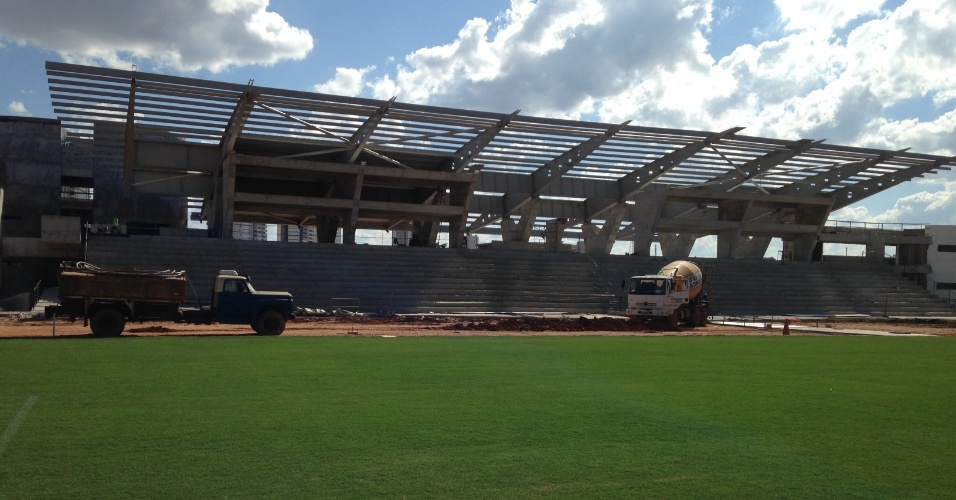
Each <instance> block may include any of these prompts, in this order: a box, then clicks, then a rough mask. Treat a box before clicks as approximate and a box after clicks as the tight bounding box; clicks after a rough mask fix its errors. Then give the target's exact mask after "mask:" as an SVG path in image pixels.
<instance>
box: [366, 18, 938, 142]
mask: <svg viewBox="0 0 956 500" xmlns="http://www.w3.org/2000/svg"><path fill="white" fill-rule="evenodd" d="M884 3H885V2H884V1H883V0H861V1H859V2H830V1H826V0H811V1H794V0H777V1H776V5H777V7H778V9H779V11H780V20H779V23H780V24H781V25H782V26H784V27H785V28H786V31H785V32H784V35H783V36H781V37H776V38H773V39H767V40H765V41H763V42H761V43H759V44H757V45H741V46H740V47H738V48H737V49H736V50H735V51H734V52H733V53H731V54H730V55H729V56H727V57H725V58H723V59H721V60H719V61H715V60H714V59H713V58H712V57H711V55H710V53H709V52H708V42H707V37H708V36H709V33H710V24H711V23H712V21H713V16H714V13H713V5H712V3H711V1H709V0H683V1H679V2H653V1H650V0H641V1H636V2H610V1H605V0H556V1H553V2H532V1H530V0H512V4H511V8H510V9H509V10H508V11H507V12H506V13H505V14H503V15H501V16H499V17H498V18H497V19H495V20H493V21H487V20H483V19H472V20H470V21H468V22H467V23H466V24H465V25H464V26H463V27H462V29H461V30H460V32H459V33H458V37H457V38H456V39H455V40H454V41H452V42H450V43H448V44H445V45H440V46H435V47H427V48H423V49H420V50H418V51H415V52H413V53H411V54H409V55H408V56H406V58H405V61H404V64H401V65H399V66H397V68H396V69H395V70H394V71H393V72H391V73H390V74H386V75H380V76H376V77H375V78H374V79H371V80H370V81H368V82H366V83H367V87H368V88H369V89H370V91H371V93H372V94H373V95H375V96H376V97H380V98H385V97H390V96H393V95H398V96H399V99H401V100H403V101H410V102H420V103H429V104H437V105H447V106H458V107H464V108H474V109H487V110H493V111H501V112H507V111H510V110H513V109H519V108H520V109H522V110H523V113H525V114H534V115H545V116H554V117H568V118H578V117H581V116H584V115H594V114H596V115H597V117H598V119H600V120H602V121H607V122H621V121H624V120H628V119H630V120H634V121H635V123H639V124H641V125H651V126H663V127H676V128H695V129H707V130H723V129H725V128H729V127H732V126H745V127H747V132H748V133H749V134H754V135H768V136H773V137H779V138H786V139H796V138H812V139H826V140H828V141H829V142H831V143H838V144H850V145H860V146H873V147H887V148H904V147H912V148H913V149H914V150H916V151H920V152H931V153H938V154H953V153H956V144H954V141H953V137H954V134H956V116H954V103H956V87H954V86H953V85H952V84H951V82H953V81H956V51H953V50H952V44H951V43H950V42H948V41H949V40H953V39H956V8H953V7H952V6H951V5H950V4H949V3H947V2H946V1H945V0H909V1H907V2H905V3H904V4H903V5H901V6H900V7H898V8H896V9H894V10H891V11H890V10H886V11H884V10H882V8H883V4H884ZM719 15H721V16H731V15H741V16H745V15H746V13H745V12H739V13H738V12H731V11H726V10H725V11H723V12H721V13H719ZM724 21H726V19H725V20H724ZM837 32H839V36H838V35H837V34H836V33H837ZM363 76H364V77H365V78H368V77H369V76H370V75H369V74H363ZM926 97H929V98H931V99H930V100H931V101H932V102H934V103H935V104H936V106H937V113H936V114H935V115H934V116H929V117H923V119H922V120H914V121H905V120H902V121H901V120H893V119H890V118H889V117H887V110H888V109H889V108H892V107H894V106H898V105H906V104H907V103H908V102H912V101H913V100H918V99H923V98H926Z"/></svg>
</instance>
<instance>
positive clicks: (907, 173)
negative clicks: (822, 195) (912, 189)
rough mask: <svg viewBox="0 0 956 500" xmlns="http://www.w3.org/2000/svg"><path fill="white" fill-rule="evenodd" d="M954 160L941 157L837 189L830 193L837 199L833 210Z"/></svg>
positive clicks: (954, 160) (955, 160)
mask: <svg viewBox="0 0 956 500" xmlns="http://www.w3.org/2000/svg"><path fill="white" fill-rule="evenodd" d="M953 162H956V157H951V158H948V159H940V160H937V161H935V162H932V163H925V164H923V165H919V166H915V167H910V168H908V169H906V170H898V171H895V172H891V173H888V174H883V175H879V176H876V177H872V178H870V179H867V180H865V181H861V182H857V183H856V184H853V185H850V186H846V187H844V188H841V189H837V190H835V191H833V192H832V193H830V196H832V197H834V198H835V199H836V201H835V202H834V203H833V210H839V209H841V208H843V207H847V206H849V205H852V204H854V203H856V202H858V201H860V200H862V199H865V198H867V197H868V196H873V195H874V194H876V193H879V192H881V191H885V190H887V189H889V188H891V187H893V186H896V185H899V184H901V183H903V182H906V181H908V180H910V179H914V178H916V177H921V176H922V175H924V174H928V173H931V172H933V171H934V170H936V169H939V168H941V167H943V166H944V165H946V164H948V163H953Z"/></svg>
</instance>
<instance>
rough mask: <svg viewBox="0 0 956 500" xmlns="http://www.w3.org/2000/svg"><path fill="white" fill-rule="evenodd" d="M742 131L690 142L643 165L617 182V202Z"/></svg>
mask: <svg viewBox="0 0 956 500" xmlns="http://www.w3.org/2000/svg"><path fill="white" fill-rule="evenodd" d="M743 129H744V127H734V128H729V129H727V130H724V131H723V132H720V133H717V134H712V135H711V136H710V137H707V138H706V139H703V140H700V141H696V142H692V143H690V144H688V145H686V146H684V147H682V148H680V149H678V150H675V151H671V152H670V153H667V154H666V155H664V156H661V157H660V158H658V159H656V160H654V161H652V162H650V163H648V164H647V165H644V166H643V167H641V168H640V169H638V170H635V171H633V172H631V173H630V174H627V175H626V176H624V177H622V178H621V179H619V180H618V181H617V184H618V186H619V187H618V189H619V191H620V199H619V201H622V202H623V201H627V200H628V199H630V198H631V197H633V196H634V195H635V194H636V193H637V192H638V191H640V190H642V189H644V188H645V187H647V186H648V185H650V184H651V183H652V182H654V181H655V180H657V178H659V177H660V176H662V175H664V174H666V173H668V172H669V171H671V170H672V169H674V168H675V167H677V166H678V165H680V164H681V163H682V162H683V161H685V160H687V159H688V158H690V157H691V156H694V155H695V154H697V153H698V152H699V151H700V150H702V149H704V148H705V147H707V146H710V145H712V144H714V143H715V142H717V141H719V140H721V139H725V138H727V137H730V136H733V135H734V134H736V133H737V132H740V131H741V130H743Z"/></svg>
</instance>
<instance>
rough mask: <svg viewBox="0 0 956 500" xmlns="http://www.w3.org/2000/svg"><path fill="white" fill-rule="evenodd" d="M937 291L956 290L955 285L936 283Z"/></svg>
mask: <svg viewBox="0 0 956 500" xmlns="http://www.w3.org/2000/svg"><path fill="white" fill-rule="evenodd" d="M936 289H937V290H956V283H937V284H936Z"/></svg>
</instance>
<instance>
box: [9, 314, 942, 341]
mask: <svg viewBox="0 0 956 500" xmlns="http://www.w3.org/2000/svg"><path fill="white" fill-rule="evenodd" d="M785 327H786V328H785ZM785 330H786V333H787V334H789V335H882V336H917V335H918V336H924V335H930V336H948V337H954V336H956V321H954V320H953V319H948V318H874V317H790V318H787V317H774V318H722V317H717V318H714V320H713V321H712V322H711V323H710V324H709V325H707V326H705V327H697V328H690V327H685V326H680V327H678V328H677V329H672V328H670V327H668V326H667V325H666V324H664V323H660V322H644V321H634V320H628V319H627V318H624V317H621V316H606V315H580V314H566V315H562V314H533V313H528V314H478V315H435V314H428V315H395V316H386V317H380V316H366V315H356V314H346V315H338V316H318V317H302V318H296V319H294V320H292V321H289V322H288V324H287V325H286V329H285V332H284V333H283V334H282V335H283V336H378V337H391V336H395V337H402V336H419V337H422V336H468V335H472V336H475V335H485V336H530V335H551V336H570V335H594V336H667V335H678V336H709V335H729V336H732V335H739V336H743V335H751V336H754V335H756V336H761V335H762V336H780V335H783V334H784V332H785ZM195 335H255V333H254V332H253V331H252V329H251V328H250V327H249V326H248V325H221V324H216V323H214V324H211V325H195V324H189V323H176V322H171V321H163V322H143V323H128V324H127V325H126V330H125V331H124V332H123V336H124V337H134V336H140V337H142V336H195ZM54 336H55V337H72V338H82V337H91V336H92V335H91V334H90V330H89V327H86V326H83V321H82V320H77V321H75V322H71V321H69V320H68V319H65V318H58V319H56V320H54V319H52V318H49V319H48V318H39V317H35V316H34V317H21V316H17V315H7V316H3V317H0V338H43V337H54Z"/></svg>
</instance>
